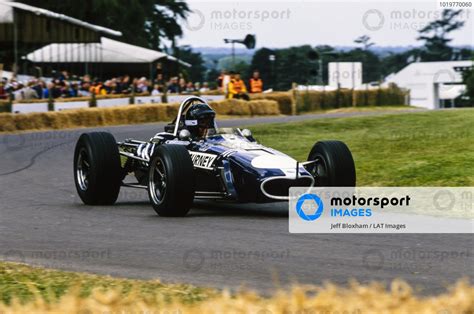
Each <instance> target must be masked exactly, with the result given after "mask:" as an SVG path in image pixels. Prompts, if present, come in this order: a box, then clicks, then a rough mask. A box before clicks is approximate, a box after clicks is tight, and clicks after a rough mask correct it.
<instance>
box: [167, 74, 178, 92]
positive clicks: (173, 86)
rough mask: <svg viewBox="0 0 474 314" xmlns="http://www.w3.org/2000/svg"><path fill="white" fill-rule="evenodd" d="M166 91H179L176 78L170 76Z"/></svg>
mask: <svg viewBox="0 0 474 314" xmlns="http://www.w3.org/2000/svg"><path fill="white" fill-rule="evenodd" d="M168 92H169V93H173V94H177V93H179V85H178V78H177V77H172V78H171V80H170V82H169V84H168Z"/></svg>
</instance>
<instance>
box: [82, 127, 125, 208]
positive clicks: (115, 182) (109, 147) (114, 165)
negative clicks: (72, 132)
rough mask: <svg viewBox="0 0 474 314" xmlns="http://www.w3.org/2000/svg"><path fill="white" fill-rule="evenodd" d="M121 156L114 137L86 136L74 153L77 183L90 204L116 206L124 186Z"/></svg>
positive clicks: (107, 134)
mask: <svg viewBox="0 0 474 314" xmlns="http://www.w3.org/2000/svg"><path fill="white" fill-rule="evenodd" d="M122 172H123V170H122V167H121V166H120V155H119V151H118V147H117V143H116V142H115V138H114V137H113V135H112V134H110V133H106V132H92V133H84V134H82V135H81V136H80V137H79V140H78V141H77V144H76V149H75V151H74V181H75V183H76V190H77V193H78V194H79V197H80V198H81V200H82V201H83V202H84V204H86V205H112V204H114V203H115V201H116V200H117V197H118V194H119V191H120V185H121V183H122Z"/></svg>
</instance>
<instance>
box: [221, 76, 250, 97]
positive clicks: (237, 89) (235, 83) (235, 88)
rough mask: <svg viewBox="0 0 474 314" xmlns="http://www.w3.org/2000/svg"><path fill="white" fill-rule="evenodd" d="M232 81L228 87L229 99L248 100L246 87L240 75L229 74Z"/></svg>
mask: <svg viewBox="0 0 474 314" xmlns="http://www.w3.org/2000/svg"><path fill="white" fill-rule="evenodd" d="M231 75H232V77H233V78H232V79H231V80H230V82H229V85H228V91H229V92H228V95H227V97H228V98H229V99H232V98H235V99H244V100H250V98H249V95H248V94H247V87H246V86H245V83H244V81H242V79H241V78H240V73H238V72H237V73H231Z"/></svg>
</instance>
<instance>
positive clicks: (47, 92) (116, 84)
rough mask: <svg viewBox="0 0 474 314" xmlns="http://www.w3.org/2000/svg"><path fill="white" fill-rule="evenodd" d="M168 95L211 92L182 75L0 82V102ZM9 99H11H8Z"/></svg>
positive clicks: (66, 76) (64, 75)
mask: <svg viewBox="0 0 474 314" xmlns="http://www.w3.org/2000/svg"><path fill="white" fill-rule="evenodd" d="M165 90H166V91H167V93H179V94H191V93H196V92H201V93H203V92H207V91H209V90H210V88H209V84H208V83H207V82H204V83H202V84H201V83H200V82H194V83H193V82H190V81H186V80H185V78H184V77H183V75H179V76H176V77H172V78H170V79H169V80H168V81H165V80H164V79H163V77H162V75H161V74H159V75H158V76H157V78H156V79H155V80H153V81H151V80H149V79H147V78H146V77H141V78H131V77H130V76H129V75H124V76H119V77H114V78H111V79H108V80H105V81H102V80H98V79H93V78H91V76H90V75H84V76H83V77H76V76H70V75H69V73H68V72H66V71H63V72H61V73H60V74H59V75H57V76H56V77H55V78H54V79H38V78H33V79H30V80H28V81H19V80H16V79H10V80H8V79H7V78H2V80H1V81H0V99H8V98H9V97H13V100H31V99H47V98H50V97H52V98H70V97H89V96H91V95H92V94H95V95H113V94H131V93H133V92H134V93H136V94H142V93H148V94H151V95H160V94H162V93H164V92H165ZM10 95H11V96H10Z"/></svg>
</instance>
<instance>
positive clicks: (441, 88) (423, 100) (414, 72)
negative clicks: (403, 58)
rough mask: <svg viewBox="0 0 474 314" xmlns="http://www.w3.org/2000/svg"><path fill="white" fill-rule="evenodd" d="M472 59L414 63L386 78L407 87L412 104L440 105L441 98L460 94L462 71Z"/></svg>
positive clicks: (473, 64)
mask: <svg viewBox="0 0 474 314" xmlns="http://www.w3.org/2000/svg"><path fill="white" fill-rule="evenodd" d="M472 66H474V62H473V61H437V62H415V63H411V64H409V65H407V66H406V67H405V68H403V69H402V70H400V72H398V73H395V74H392V75H390V76H388V77H387V78H386V79H385V84H387V83H395V84H397V85H398V86H400V87H403V88H407V89H409V90H410V101H411V105H413V106H418V107H423V108H427V109H437V108H440V104H441V102H440V100H449V99H455V98H457V97H459V96H460V95H461V94H462V93H463V90H464V87H463V85H462V81H463V80H462V70H463V69H467V68H470V67H472Z"/></svg>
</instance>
